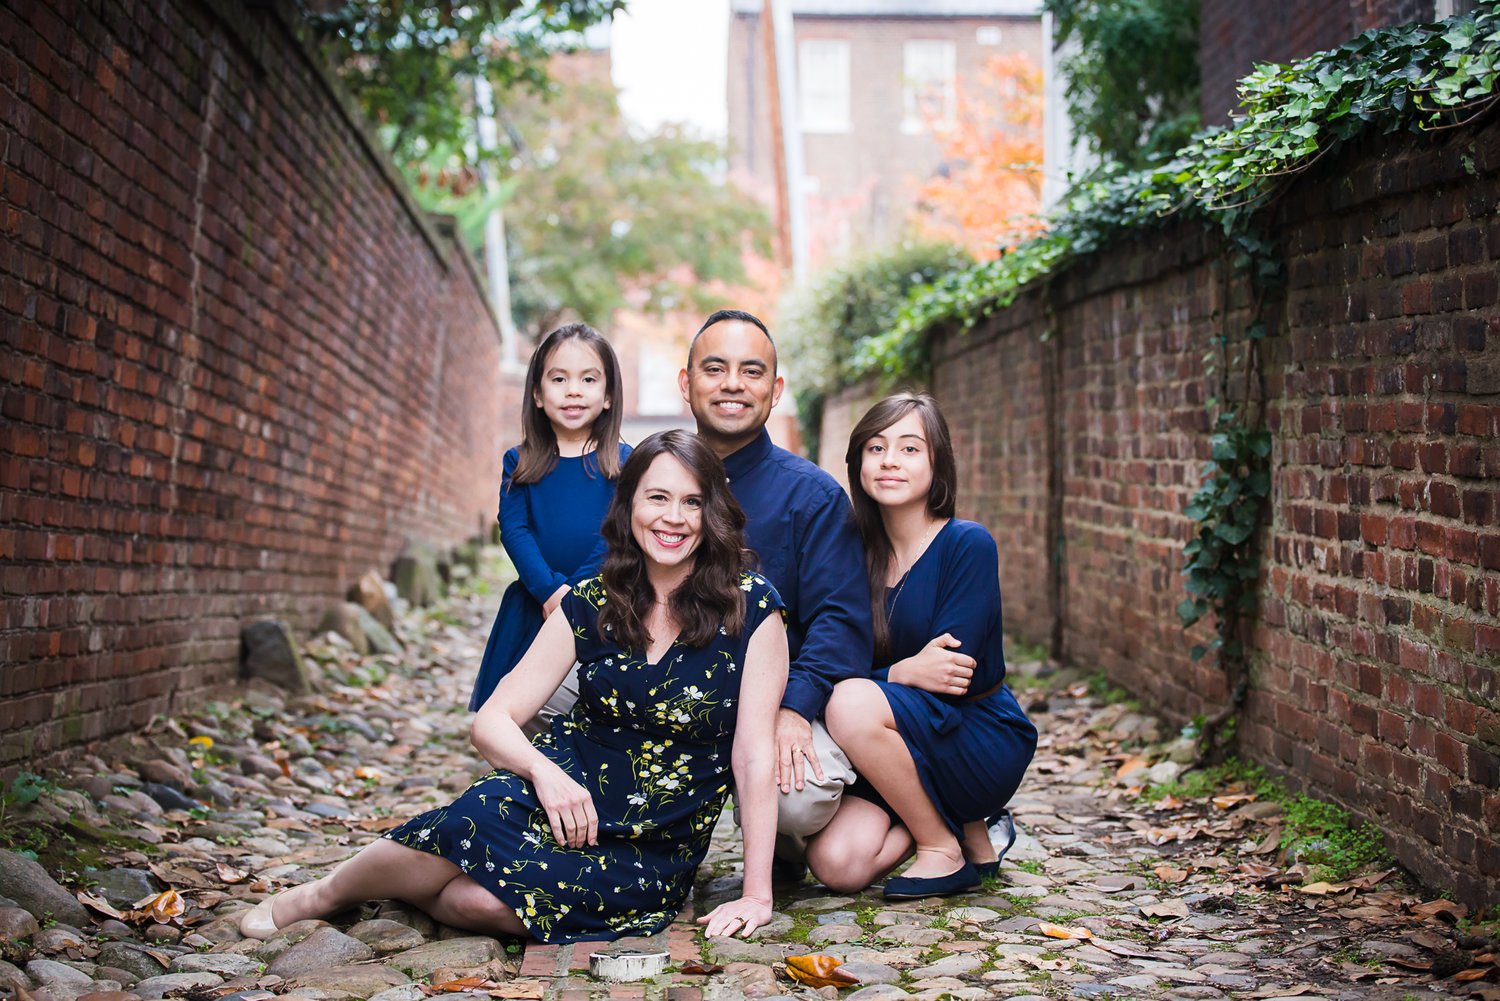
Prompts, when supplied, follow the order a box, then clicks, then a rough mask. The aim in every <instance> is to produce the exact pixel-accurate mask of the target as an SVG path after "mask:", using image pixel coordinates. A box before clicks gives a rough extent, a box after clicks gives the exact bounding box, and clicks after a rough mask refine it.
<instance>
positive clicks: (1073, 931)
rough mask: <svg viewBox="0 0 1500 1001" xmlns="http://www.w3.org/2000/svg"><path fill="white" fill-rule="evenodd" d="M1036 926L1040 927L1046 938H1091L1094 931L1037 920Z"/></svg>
mask: <svg viewBox="0 0 1500 1001" xmlns="http://www.w3.org/2000/svg"><path fill="white" fill-rule="evenodd" d="M1036 926H1037V927H1038V928H1039V929H1041V932H1042V934H1043V935H1046V936H1047V937H1048V938H1066V939H1082V938H1093V937H1094V933H1093V932H1091V931H1089V930H1088V929H1087V928H1082V927H1079V928H1067V927H1065V926H1063V925H1054V924H1051V923H1049V922H1046V921H1038V922H1037V924H1036Z"/></svg>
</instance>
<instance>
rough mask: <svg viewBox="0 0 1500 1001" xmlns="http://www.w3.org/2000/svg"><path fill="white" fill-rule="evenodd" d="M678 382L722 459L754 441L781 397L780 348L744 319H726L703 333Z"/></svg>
mask: <svg viewBox="0 0 1500 1001" xmlns="http://www.w3.org/2000/svg"><path fill="white" fill-rule="evenodd" d="M677 383H678V386H679V387H681V389H682V398H683V399H684V400H686V401H687V404H688V406H689V407H690V408H691V409H692V411H693V417H694V418H695V419H696V420H697V422H698V433H699V434H700V435H702V436H703V437H704V438H706V439H707V440H708V443H709V446H710V447H711V448H713V450H714V451H715V452H717V453H718V454H719V456H720V457H723V456H726V455H729V454H730V453H731V452H734V451H737V450H738V449H740V448H742V447H744V446H745V445H748V444H749V443H750V441H751V439H753V438H754V437H755V436H756V435H757V434H759V433H760V429H761V428H763V427H765V425H766V421H767V420H769V419H770V417H771V408H772V407H774V406H776V404H777V402H778V401H780V399H781V389H782V380H781V376H779V375H777V374H776V349H775V347H773V346H772V344H771V339H770V338H769V337H767V336H766V335H765V334H764V333H762V332H761V330H760V328H758V327H756V326H755V325H754V324H751V323H746V322H744V321H743V320H722V321H720V322H718V323H716V324H714V325H713V326H712V327H709V328H708V329H707V330H705V331H703V333H702V334H701V335H699V337H698V343H697V344H696V345H695V346H694V347H693V350H692V354H691V356H690V357H689V358H688V367H687V368H685V369H683V370H682V372H680V373H679V374H678V376H677Z"/></svg>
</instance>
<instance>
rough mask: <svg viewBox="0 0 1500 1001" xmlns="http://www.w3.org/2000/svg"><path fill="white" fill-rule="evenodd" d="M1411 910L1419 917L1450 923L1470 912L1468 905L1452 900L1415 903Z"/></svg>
mask: <svg viewBox="0 0 1500 1001" xmlns="http://www.w3.org/2000/svg"><path fill="white" fill-rule="evenodd" d="M1411 912H1412V913H1413V914H1415V915H1416V916H1417V917H1419V918H1425V919H1427V920H1428V921H1433V920H1442V921H1446V922H1448V923H1449V924H1457V923H1458V922H1459V921H1461V920H1463V919H1464V918H1465V917H1467V916H1468V914H1469V909H1468V907H1466V906H1464V905H1463V904H1455V903H1454V902H1453V901H1451V900H1443V899H1438V900H1430V901H1428V902H1427V903H1425V904H1413V905H1412V908H1411Z"/></svg>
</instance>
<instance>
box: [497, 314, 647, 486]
mask: <svg viewBox="0 0 1500 1001" xmlns="http://www.w3.org/2000/svg"><path fill="white" fill-rule="evenodd" d="M566 340H578V341H581V342H582V343H583V344H585V345H587V346H588V347H591V348H593V349H594V353H595V354H597V355H598V356H599V364H600V365H602V366H603V367H604V392H605V398H606V399H607V400H609V403H610V406H609V409H607V410H605V411H603V412H602V413H600V414H599V416H598V417H595V418H594V426H593V427H592V428H590V429H589V440H588V443H587V444H586V445H585V446H584V456H585V460H587V457H588V455H589V454H590V453H589V450H588V444H592V445H593V446H594V450H593V453H592V454H593V461H594V465H595V466H596V468H598V470H599V472H600V473H601V474H602V475H603V476H604V478H605V479H609V480H612V479H614V478H615V477H617V476H619V475H620V421H621V419H622V418H621V414H622V413H623V412H624V409H625V404H624V401H623V400H622V399H621V397H622V396H623V395H624V394H623V392H622V391H621V389H620V362H619V360H618V359H617V358H615V349H614V348H612V347H610V346H609V341H606V340H605V339H604V335H603V334H601V333H599V331H597V330H595V329H594V328H593V327H591V326H589V325H588V324H587V323H569V324H565V325H564V326H561V327H558V328H557V329H556V330H554V331H552V333H550V334H548V335H547V336H546V337H544V338H542V343H540V344H538V345H537V346H536V350H535V351H533V352H532V353H531V364H530V365H528V366H527V367H526V389H525V392H524V393H523V394H522V398H521V447H520V448H519V449H518V454H517V456H516V468H515V471H514V472H513V473H511V476H510V481H511V482H512V483H535V482H537V481H538V480H540V479H541V478H542V477H544V476H546V475H547V474H548V473H550V472H552V469H553V467H554V466H556V465H557V433H556V432H555V431H553V430H552V422H551V421H550V420H548V419H547V411H545V410H543V409H542V408H541V407H539V406H537V403H536V397H537V391H538V389H539V388H540V386H541V382H542V374H543V373H544V372H545V371H546V370H547V361H548V360H549V359H550V358H551V357H552V352H553V351H555V350H556V349H557V346H558V345H559V344H561V343H562V342H563V341H566ZM583 468H584V469H585V471H589V463H588V462H587V461H585V462H584V467H583ZM590 475H592V472H591V471H590Z"/></svg>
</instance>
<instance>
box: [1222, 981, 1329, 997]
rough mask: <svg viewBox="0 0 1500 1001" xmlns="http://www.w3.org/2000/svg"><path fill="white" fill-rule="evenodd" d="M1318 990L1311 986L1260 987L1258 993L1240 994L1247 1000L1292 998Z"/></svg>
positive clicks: (1314, 992)
mask: <svg viewBox="0 0 1500 1001" xmlns="http://www.w3.org/2000/svg"><path fill="white" fill-rule="evenodd" d="M1316 993H1318V988H1317V987H1316V986H1315V985H1313V984H1295V985H1293V986H1291V987H1262V988H1261V989H1260V990H1258V991H1251V992H1250V993H1249V994H1242V995H1240V996H1241V997H1247V998H1294V997H1296V996H1297V995H1298V994H1316Z"/></svg>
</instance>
